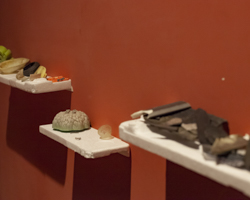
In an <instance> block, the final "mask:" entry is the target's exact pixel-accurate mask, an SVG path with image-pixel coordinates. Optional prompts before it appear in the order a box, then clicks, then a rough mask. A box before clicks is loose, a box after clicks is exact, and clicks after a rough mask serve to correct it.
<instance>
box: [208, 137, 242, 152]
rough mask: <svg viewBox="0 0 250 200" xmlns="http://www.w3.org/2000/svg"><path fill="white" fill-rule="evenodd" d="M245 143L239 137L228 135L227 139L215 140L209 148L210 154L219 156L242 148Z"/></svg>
mask: <svg viewBox="0 0 250 200" xmlns="http://www.w3.org/2000/svg"><path fill="white" fill-rule="evenodd" d="M246 146H247V141H246V140H245V139H244V138H243V137H242V136H239V135H235V134H234V135H229V136H228V137H223V138H216V140H215V142H214V144H213V145H212V148H211V154H214V155H221V154H224V153H227V152H229V151H232V150H235V149H240V148H244V147H246Z"/></svg>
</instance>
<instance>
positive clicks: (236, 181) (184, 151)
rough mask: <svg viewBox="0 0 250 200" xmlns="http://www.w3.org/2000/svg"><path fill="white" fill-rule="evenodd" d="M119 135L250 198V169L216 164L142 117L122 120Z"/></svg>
mask: <svg viewBox="0 0 250 200" xmlns="http://www.w3.org/2000/svg"><path fill="white" fill-rule="evenodd" d="M119 134H120V138H121V139H123V140H124V141H127V142H129V143H131V144H134V145H136V146H138V147H140V148H142V149H144V150H147V151H149V152H152V153H154V154H157V155H159V156H161V157H163V158H166V159H168V160H170V161H173V162H175V163H177V164H179V165H181V166H183V167H186V168H188V169H190V170H192V171H194V172H196V173H198V174H201V175H203V176H205V177H208V178H210V179H212V180H214V181H216V182H219V183H221V184H223V185H225V186H231V187H232V188H235V189H237V190H239V191H241V192H243V193H244V194H245V195H247V196H249V197H250V190H249V188H250V172H249V171H247V170H244V169H237V168H234V167H230V166H227V165H223V164H220V165H216V163H215V162H213V161H207V160H205V159H204V158H203V156H202V154H201V152H200V151H199V150H196V149H192V148H190V147H187V146H185V145H182V144H180V143H178V142H176V141H173V140H168V139H166V138H165V137H164V136H162V135H160V134H157V133H154V132H152V131H150V129H149V128H148V127H147V126H146V124H145V123H144V122H143V121H142V119H136V120H131V121H126V122H123V123H121V125H120V126H119Z"/></svg>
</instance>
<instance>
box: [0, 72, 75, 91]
mask: <svg viewBox="0 0 250 200" xmlns="http://www.w3.org/2000/svg"><path fill="white" fill-rule="evenodd" d="M0 82H1V83H3V84H6V85H10V86H12V87H15V88H18V89H20V90H23V91H26V92H29V93H34V94H39V93H46V92H55V91H60V90H70V91H73V89H72V86H71V80H67V81H61V82H56V83H53V82H52V81H48V80H47V79H46V78H39V79H35V80H34V81H30V80H27V81H24V82H22V81H21V80H17V79H16V74H0Z"/></svg>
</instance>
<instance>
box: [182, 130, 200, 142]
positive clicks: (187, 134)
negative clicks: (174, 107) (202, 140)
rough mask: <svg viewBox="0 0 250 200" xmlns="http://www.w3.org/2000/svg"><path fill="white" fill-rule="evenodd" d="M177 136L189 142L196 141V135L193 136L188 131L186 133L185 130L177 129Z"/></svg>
mask: <svg viewBox="0 0 250 200" xmlns="http://www.w3.org/2000/svg"><path fill="white" fill-rule="evenodd" d="M178 134H179V135H180V137H181V138H183V139H186V140H189V141H195V140H196V139H197V135H195V134H193V133H192V132H190V131H187V130H186V129H184V128H182V127H180V128H179V129H178Z"/></svg>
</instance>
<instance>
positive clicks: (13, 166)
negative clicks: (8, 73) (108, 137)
mask: <svg viewBox="0 0 250 200" xmlns="http://www.w3.org/2000/svg"><path fill="white" fill-rule="evenodd" d="M249 10H250V2H249V1H247V0H239V1H235V0H210V1H199V0H186V1H184V0H155V1H151V0H143V1H139V0H133V1H132V0H127V1H117V0H99V1H93V0H91V1H90V0H74V1H70V0H60V1H59V0H51V1H44V0H41V1H31V0H23V1H14V0H1V6H0V13H1V17H0V27H1V29H0V38H1V40H0V43H1V45H5V46H6V47H8V48H10V49H11V50H12V51H13V55H14V57H27V58H30V60H31V61H38V62H40V63H41V64H42V65H44V66H45V67H46V68H47V69H48V74H49V75H52V76H54V75H64V76H67V77H69V78H71V79H72V84H73V88H74V92H73V93H72V95H71V96H70V101H69V100H68V99H67V98H69V94H66V95H65V96H64V98H66V100H65V99H64V100H62V101H63V102H64V104H61V105H60V106H61V107H60V106H57V107H56V108H53V106H51V102H50V100H49V98H50V97H47V96H46V95H41V96H40V97H41V98H45V99H46V98H47V100H46V102H45V106H44V107H45V108H48V109H49V110H53V111H52V112H49V110H47V112H45V111H44V112H45V114H44V115H46V116H50V115H51V116H50V117H52V115H54V112H56V111H57V110H59V109H64V106H71V108H72V109H79V110H82V111H84V112H86V113H87V114H88V115H89V117H90V119H91V121H92V125H93V127H94V128H98V127H100V126H101V125H103V124H110V125H111V126H112V128H113V130H114V135H116V136H118V126H119V124H120V123H121V122H123V121H125V120H129V119H130V114H131V113H133V112H134V111H137V110H140V109H144V108H150V107H154V106H158V105H162V104H166V103H171V102H174V101H179V100H184V101H187V102H189V103H190V104H191V105H192V106H193V107H194V108H198V107H200V108H203V109H205V110H206V111H207V112H209V113H212V114H215V115H217V116H220V117H223V118H225V119H227V120H228V121H229V126H230V131H231V133H237V134H241V135H243V134H245V133H246V132H249V121H250V115H249V102H250V93H249V85H250V79H249V73H250V68H249V64H250V56H249V50H250V25H249V19H250V12H249ZM0 91H1V95H0V97H1V98H0V113H1V114H0V137H1V139H0V154H1V155H0V198H1V199H3V200H9V199H25V200H27V199H35V197H38V196H39V197H41V198H40V199H46V200H49V199H53V200H54V199H68V197H70V196H72V192H73V189H72V188H71V186H70V185H71V184H69V185H67V184H68V183H69V182H67V181H66V182H65V183H63V184H62V182H60V180H61V178H63V179H64V180H68V181H71V182H72V180H73V175H72V174H71V175H68V176H67V175H65V174H64V175H63V177H61V176H62V174H60V173H59V174H58V176H57V178H56V179H55V178H53V177H51V176H47V175H45V174H50V172H49V166H50V165H49V164H46V165H45V166H42V165H41V163H40V162H39V161H38V160H36V159H37V158H35V155H36V151H38V150H37V149H36V148H35V147H33V148H34V149H35V150H34V152H33V153H32V155H30V153H29V152H28V150H27V149H26V147H22V145H21V144H20V143H18V142H16V141H15V140H14V138H15V137H16V136H14V135H13V134H14V133H12V134H11V132H9V131H8V130H9V128H10V127H11V126H13V124H14V123H15V121H13V113H14V114H15V112H17V111H15V110H13V109H18V108H17V107H16V105H19V106H21V105H20V104H19V102H20V101H22V98H24V99H26V100H27V101H29V100H28V99H32V100H36V101H38V98H35V99H34V97H31V96H27V95H26V94H24V92H18V91H16V90H13V89H12V90H11V89H10V88H9V86H5V85H3V84H0ZM13 95H14V96H13ZM54 96H55V95H54ZM54 96H53V98H55V97H54ZM57 96H58V95H57ZM13 97H15V98H13ZM51 98H52V97H51ZM57 101H61V99H60V98H59V96H58V99H57ZM38 102H39V103H40V102H41V101H38ZM65 109H66V108H65ZM34 112H35V111H34V110H33V111H32V110H29V112H24V116H25V115H29V114H30V113H34ZM48 113H50V114H48ZM17 114H18V115H21V111H20V112H17ZM44 115H42V114H41V115H39V116H38V115H35V116H36V117H37V118H38V119H37V123H38V122H39V123H40V122H45V121H49V120H50V119H49V118H46V119H45V116H44ZM10 116H11V118H10ZM16 120H17V119H16ZM16 123H17V126H18V125H20V123H21V122H18V121H17V122H16ZM8 124H9V125H11V126H8ZM34 127H35V126H34ZM34 127H33V129H34ZM26 128H27V127H26ZM33 129H32V130H33ZM36 134H39V132H38V131H37V132H36ZM29 135H32V132H28V133H26V134H25V138H26V140H24V144H27V141H28V138H29ZM33 137H35V136H33ZM17 138H18V139H21V137H20V136H18V137H17ZM25 141H26V142H25ZM35 141H36V142H38V141H40V136H39V137H35ZM47 143H48V145H49V146H50V145H51V142H50V141H49V140H47V139H44V138H43V139H41V143H40V145H41V146H43V145H45V144H47ZM53 144H54V143H53ZM54 149H55V148H53V150H54ZM56 149H57V151H56V152H57V153H58V155H61V156H62V157H63V158H61V159H60V161H58V163H62V162H63V163H64V164H62V165H61V166H62V167H64V172H65V171H66V174H70V173H71V171H70V167H69V169H68V168H67V165H65V162H67V161H66V160H67V159H66V158H67V155H68V154H67V152H66V150H65V149H63V148H61V147H60V145H59V146H58V147H56ZM20 152H21V153H20ZM47 154H48V152H47V153H41V152H40V154H39V155H41V156H42V158H43V160H44V161H45V162H48V160H47V159H46V155H47ZM131 154H132V168H131V170H132V171H131V199H132V200H147V199H148V200H152V199H158V200H163V199H165V198H166V197H165V194H166V191H165V186H166V180H165V170H166V162H165V160H164V159H163V158H160V157H158V156H156V155H153V154H150V153H148V152H146V151H143V150H141V149H139V148H137V147H135V146H131ZM69 155H71V157H72V154H70V153H69ZM54 156H56V153H55V155H54ZM67 164H68V165H70V164H71V165H70V166H71V168H72V166H73V164H72V163H70V162H69V161H68V162H67ZM57 165H59V164H57ZM57 165H56V166H57ZM41 166H42V167H41ZM46 170H47V171H46ZM68 170H69V171H68ZM44 173H45V174H44ZM173 174H174V172H173ZM173 176H174V175H173ZM58 177H59V178H58ZM65 177H68V178H69V179H67V178H65ZM97 178H98V177H97ZM24 180H26V184H24ZM55 180H56V181H55ZM58 180H59V181H58ZM171 180H172V179H171ZM173 180H175V179H173ZM176 181H177V180H176ZM72 183H73V182H72ZM197 187H198V189H197V190H198V191H199V187H202V185H198V186H197ZM215 187H217V186H215ZM67 195H68V196H67Z"/></svg>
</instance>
